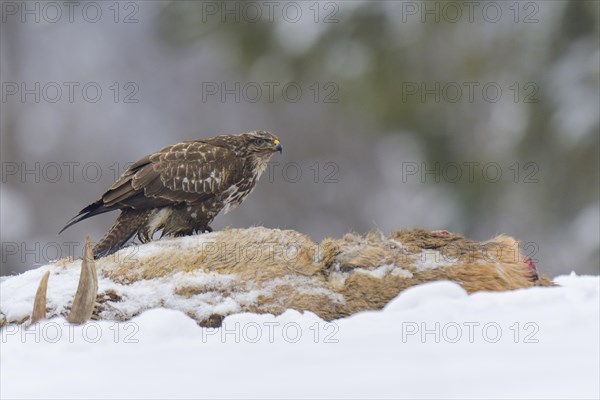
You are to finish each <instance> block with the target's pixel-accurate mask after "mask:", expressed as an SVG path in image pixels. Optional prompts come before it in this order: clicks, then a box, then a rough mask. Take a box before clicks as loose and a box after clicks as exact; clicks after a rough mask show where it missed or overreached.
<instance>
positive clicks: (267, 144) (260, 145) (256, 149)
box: [241, 131, 283, 157]
mask: <svg viewBox="0 0 600 400" xmlns="http://www.w3.org/2000/svg"><path fill="white" fill-rule="evenodd" d="M241 136H242V138H243V139H244V141H245V142H246V148H247V150H248V151H250V152H251V153H254V154H256V155H260V156H269V157H270V156H271V154H273V153H274V152H276V151H278V152H279V153H281V152H282V151H283V147H281V143H279V139H278V138H277V136H275V135H273V134H272V133H271V132H267V131H254V132H248V133H242V135H241Z"/></svg>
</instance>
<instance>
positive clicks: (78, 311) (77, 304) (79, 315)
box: [67, 236, 98, 324]
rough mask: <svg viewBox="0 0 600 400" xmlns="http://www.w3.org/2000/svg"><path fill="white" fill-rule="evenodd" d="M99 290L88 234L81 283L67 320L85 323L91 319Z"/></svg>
mask: <svg viewBox="0 0 600 400" xmlns="http://www.w3.org/2000/svg"><path fill="white" fill-rule="evenodd" d="M97 292H98V275H97V274H96V265H95V264H94V254H93V251H92V243H91V240H90V237H89V236H86V237H85V247H84V249H83V260H82V261H81V275H80V277H79V285H78V286H77V292H76V293H75V299H73V305H72V306H71V311H70V312H69V316H68V317H67V321H69V322H70V323H72V324H83V323H84V322H86V321H87V320H89V319H90V318H91V317H92V312H93V311H94V304H95V302H96V293H97Z"/></svg>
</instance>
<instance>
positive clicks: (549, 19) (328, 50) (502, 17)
mask: <svg viewBox="0 0 600 400" xmlns="http://www.w3.org/2000/svg"><path fill="white" fill-rule="evenodd" d="M88 3H90V2H81V4H82V6H81V7H82V8H84V7H85V6H86V4H88ZM91 3H93V2H91ZM16 4H17V5H18V6H19V7H30V9H33V10H34V13H35V5H34V3H33V2H32V3H23V2H16ZM25 4H27V5H25ZM94 4H96V6H97V7H98V8H100V9H101V11H102V18H100V19H99V20H98V21H96V22H93V23H92V22H90V21H89V19H90V17H89V15H87V17H85V16H83V14H81V15H80V14H78V12H79V11H78V10H75V12H74V17H73V21H72V22H71V21H69V20H68V19H67V18H66V17H65V15H64V13H63V17H62V18H61V19H60V20H58V21H56V22H51V21H49V20H51V19H53V18H54V14H51V11H52V10H46V15H44V9H43V6H41V7H42V8H40V10H39V13H40V21H39V22H36V21H35V20H34V18H32V17H31V16H30V15H27V14H25V21H23V18H22V14H21V13H22V10H21V9H20V8H19V9H18V10H17V11H14V10H13V9H12V8H10V9H5V7H4V6H3V16H2V25H1V28H2V32H1V33H2V35H1V51H0V55H1V64H0V65H1V68H2V71H1V80H2V82H3V99H2V103H1V106H2V109H1V114H0V117H1V118H0V120H1V121H0V122H1V129H2V137H1V138H2V142H1V147H2V149H1V156H2V163H3V179H2V198H1V202H0V205H1V211H2V218H1V219H2V226H1V228H2V232H1V233H2V243H3V247H2V251H3V255H2V271H1V272H2V274H10V273H15V272H20V271H22V270H25V269H28V268H31V267H33V266H34V265H36V264H43V263H45V262H47V261H48V259H51V258H54V255H59V256H65V255H68V254H67V252H68V251H69V249H71V248H73V247H75V248H76V249H77V246H79V245H78V244H77V245H69V244H68V243H71V242H74V243H81V240H82V237H83V235H84V234H86V233H89V234H92V236H93V238H94V239H96V240H97V239H98V238H99V237H100V236H101V235H102V233H103V232H104V231H105V230H106V229H107V228H108V227H109V226H110V224H111V223H112V221H113V220H114V218H115V217H116V215H114V214H110V215H104V216H102V217H98V218H94V219H92V220H88V221H86V222H84V223H80V224H78V225H76V226H75V227H74V228H72V229H71V230H69V231H67V232H66V233H65V234H63V235H61V236H57V235H56V232H57V231H58V230H59V229H60V228H61V227H62V226H63V225H64V223H65V222H66V221H67V220H68V219H69V218H70V217H71V216H73V215H74V214H75V213H76V212H77V211H79V210H80V209H81V208H82V207H84V206H85V205H87V204H89V203H90V202H92V201H94V200H95V199H96V198H97V197H98V196H99V195H100V194H101V193H102V192H103V191H104V190H105V189H106V188H107V187H108V186H109V185H110V184H111V183H112V182H113V181H114V179H115V178H116V177H117V176H118V174H119V173H120V172H122V170H123V168H124V166H125V164H126V163H128V162H133V161H136V160H137V159H138V158H140V157H141V156H143V155H145V154H147V153H149V152H152V151H155V150H157V149H158V148H160V147H162V146H164V145H167V144H170V143H174V142H176V141H179V140H188V139H193V138H196V137H204V136H212V135H215V134H219V133H237V132H243V131H249V130H255V129H266V130H270V131H272V132H274V133H275V134H277V135H278V136H279V137H280V139H281V141H282V143H283V145H284V153H283V155H282V156H280V157H274V158H273V159H272V161H273V162H274V163H273V164H272V168H271V170H270V174H269V173H267V174H266V175H265V176H264V177H263V178H262V180H261V182H260V183H259V187H258V188H257V190H256V191H255V192H254V193H253V194H252V195H251V196H250V197H249V198H248V199H247V200H246V201H245V203H244V204H243V205H241V206H240V207H239V208H238V209H236V210H235V211H234V212H232V213H230V214H228V215H226V216H221V217H218V218H217V220H216V222H215V224H214V226H213V227H215V228H221V227H224V226H235V227H244V226H250V225H260V224H262V225H265V226H268V227H280V228H286V229H295V230H298V231H300V232H303V233H306V234H308V235H310V236H311V237H312V238H313V239H315V240H320V239H322V238H323V237H325V236H340V235H342V234H343V233H345V232H347V231H357V232H361V233H362V232H366V231H369V230H375V229H379V230H382V231H385V232H387V231H390V230H393V229H397V228H402V227H412V226H422V227H426V228H431V229H447V230H450V231H454V232H459V233H463V234H465V235H467V236H469V237H471V238H473V239H476V240H486V239H489V238H491V237H493V236H494V235H496V234H499V233H506V234H508V235H511V236H514V237H515V238H517V239H518V240H520V241H521V245H522V248H523V251H524V253H525V254H527V255H530V256H532V257H533V258H534V259H535V260H536V261H537V264H538V269H539V270H540V271H541V272H542V273H546V274H549V275H557V274H562V273H569V272H570V271H576V272H577V273H582V274H583V273H588V274H590V273H591V274H598V273H599V272H600V252H599V242H600V239H599V235H600V233H599V232H600V216H599V215H600V200H599V187H600V182H599V170H600V164H599V160H600V158H599V148H600V143H599V137H600V125H599V114H600V106H599V102H600V100H599V98H600V89H599V85H600V78H599V75H600V46H599V37H600V35H599V21H600V17H599V2H597V1H571V2H567V1H564V2H562V1H534V2H531V1H522V2H513V1H510V2H478V1H476V2H470V3H469V2H437V1H426V2H421V1H416V2H412V1H408V2H406V1H347V2H277V1H275V2H224V3H222V2H200V1H177V2H160V1H156V2H121V3H114V4H113V3H112V2H111V4H108V3H102V4H101V3H94ZM115 4H116V5H115ZM111 5H112V7H113V8H110V7H111ZM90 7H91V6H90ZM62 11H63V12H64V11H66V10H62ZM49 13H50V14H49ZM86 18H87V19H86ZM35 82H40V87H41V89H40V93H41V94H40V101H39V102H36V101H35V99H34V96H33V95H26V96H25V98H23V97H22V96H21V94H22V93H16V94H10V93H9V92H10V90H12V89H14V85H12V86H11V84H17V86H18V88H19V90H20V91H21V92H22V89H23V87H22V83H25V88H35ZM48 82H54V83H57V84H58V85H59V86H61V87H62V88H63V94H62V97H61V98H60V99H59V100H58V101H55V102H52V101H49V100H52V95H51V94H48V93H51V92H50V91H51V90H52V89H53V88H52V87H49V88H48V91H47V92H46V93H44V89H43V88H44V87H45V85H46V86H47V84H48ZM65 82H78V83H80V86H77V89H76V90H75V92H74V99H73V101H72V102H71V101H69V100H68V99H67V94H66V89H65V88H66V85H65ZM89 82H94V83H96V84H97V85H98V86H99V87H101V88H102V93H103V94H102V98H101V99H100V100H99V101H97V102H90V101H88V100H89V99H88V100H86V99H85V97H84V96H83V95H82V93H81V91H80V88H81V87H83V86H84V85H85V84H86V83H89ZM115 83H116V86H113V85H115ZM50 86H52V85H50ZM117 92H118V95H119V96H118V98H117V97H116V96H115V95H116V94H117ZM11 93H12V92H11ZM127 96H129V98H127ZM127 100H131V102H130V101H127ZM133 100H136V101H133ZM89 162H94V163H95V164H97V166H98V167H99V170H100V172H101V174H100V176H99V177H98V178H97V179H96V178H94V179H91V178H90V173H91V172H90V171H89V170H85V169H84V166H85V165H86V163H89ZM52 163H56V164H58V166H59V169H60V172H61V175H60V177H58V179H55V174H54V172H53V171H51V169H52V168H55V167H56V166H55V165H54V164H52ZM69 163H71V164H69ZM74 163H78V164H77V165H75V164H74ZM49 165H50V166H49ZM68 165H73V167H72V168H73V169H72V171H71V172H73V174H71V175H72V176H69V174H68V173H69V170H68V167H67V166H68ZM45 167H46V169H44V168H45ZM36 168H38V170H39V171H38V172H36ZM95 168H96V167H95ZM96 169H98V168H96ZM28 170H32V171H33V172H30V173H29V174H27V173H25V175H23V171H25V172H26V171H28ZM15 171H16V172H15ZM44 171H45V172H44ZM92 172H93V171H92ZM92 175H93V174H92ZM94 176H95V175H94ZM36 178H38V179H36ZM71 178H72V179H71ZM69 246H71V247H69ZM78 248H79V250H76V252H77V251H80V249H81V247H78Z"/></svg>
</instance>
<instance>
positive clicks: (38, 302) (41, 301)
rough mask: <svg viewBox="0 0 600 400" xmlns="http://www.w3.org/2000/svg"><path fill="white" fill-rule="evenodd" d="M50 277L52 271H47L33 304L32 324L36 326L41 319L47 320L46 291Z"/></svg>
mask: <svg viewBox="0 0 600 400" xmlns="http://www.w3.org/2000/svg"><path fill="white" fill-rule="evenodd" d="M49 277H50V271H46V273H45V274H44V276H42V279H41V280H40V284H39V286H38V289H37V292H36V293H35V300H34V302H33V312H32V313H31V323H32V324H35V323H36V322H38V321H39V320H40V319H45V318H46V290H47V289H48V278H49Z"/></svg>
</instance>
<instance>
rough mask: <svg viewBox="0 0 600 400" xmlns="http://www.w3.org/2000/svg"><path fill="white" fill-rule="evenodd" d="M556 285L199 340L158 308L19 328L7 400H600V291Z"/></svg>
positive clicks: (265, 318)
mask: <svg viewBox="0 0 600 400" xmlns="http://www.w3.org/2000/svg"><path fill="white" fill-rule="evenodd" d="M42 272H43V271H42ZM65 273H67V272H65ZM51 279H52V278H51ZM30 280H31V282H34V283H32V285H33V286H34V287H35V285H37V280H36V279H30ZM10 281H12V279H11V280H4V281H3V286H2V287H3V292H4V287H5V285H6V282H10ZM28 281H29V280H28ZM555 281H556V282H557V283H558V284H560V285H561V287H551V288H542V287H536V288H530V289H522V290H515V291H510V292H479V293H475V294H472V295H467V294H466V292H465V291H464V290H463V289H462V288H461V287H460V286H458V285H456V284H454V283H451V282H432V283H428V284H425V285H420V286H416V287H413V288H410V289H407V290H405V291H404V292H402V293H401V294H400V295H399V296H397V297H396V298H395V299H394V300H393V301H391V302H390V303H389V304H388V305H387V306H386V307H385V308H384V309H383V310H381V311H371V312H363V313H359V314H355V315H353V316H350V317H348V318H344V319H340V320H336V321H333V322H326V321H323V320H322V319H320V318H319V317H317V316H316V315H314V314H312V313H309V312H305V313H300V312H298V311H294V310H288V311H286V312H285V313H283V314H282V315H280V316H277V317H275V316H272V315H269V314H263V315H257V314H250V313H242V314H235V315H231V316H229V317H227V318H225V320H224V322H223V327H222V328H219V329H216V328H201V327H199V326H198V325H197V324H196V323H195V322H194V321H193V320H192V319H190V318H189V317H187V316H186V315H185V314H184V313H183V312H181V311H174V310H168V309H164V308H157V309H152V310H148V311H146V312H143V313H142V314H140V315H138V316H136V317H134V318H133V319H132V320H130V321H127V322H119V323H116V322H112V321H100V322H89V323H88V324H85V325H83V326H70V325H68V324H67V323H66V321H65V320H64V319H62V318H54V319H51V320H47V321H44V322H41V323H40V324H37V325H34V326H32V327H30V328H29V329H28V330H25V329H24V328H22V327H18V326H15V325H9V326H6V327H4V328H3V329H2V331H1V336H2V337H1V351H0V361H1V363H0V365H1V370H0V388H1V389H0V395H1V397H2V398H35V397H43V398H84V397H86V398H87V397H94V398H115V397H118V398H174V397H176V398H224V397H226V398H232V397H253V398H257V397H259V398H263V397H264V398H291V397H293V398H299V397H302V398H305V397H321V398H323V397H326V398H492V397H493V398H531V397H535V398H596V399H597V398H598V397H599V396H600V387H599V385H600V384H599V376H600V348H599V337H600V331H599V330H600V328H599V325H600V297H599V293H600V278H599V277H598V276H576V275H575V274H571V275H569V276H560V277H558V278H556V279H555ZM20 284H21V285H23V286H27V285H29V284H30V283H27V282H25V281H24V280H23V281H21V282H20ZM215 284H219V282H215ZM11 285H12V283H11ZM14 285H15V286H16V285H17V283H16V282H15V283H14ZM29 289H30V288H29ZM29 289H28V290H29ZM48 289H49V291H50V290H55V291H61V290H65V291H67V292H68V293H63V294H62V296H64V298H65V299H66V298H69V297H70V296H72V295H73V293H72V292H74V290H75V289H74V288H71V287H69V288H67V287H65V288H56V287H55V288H53V286H52V285H49V287H48ZM11 290H12V289H11ZM29 292H31V293H34V292H35V290H29ZM57 295H58V293H54V294H53V296H57ZM139 295H140V296H141V297H142V298H143V297H144V294H143V293H140V294H139ZM32 296H33V294H32ZM71 298H72V297H71ZM11 302H12V299H11V298H9V297H7V296H5V295H4V293H2V309H3V310H10V312H17V311H18V309H19V308H20V307H24V305H23V304H10V303H11ZM20 303H23V301H20ZM25 303H26V302H25Z"/></svg>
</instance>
